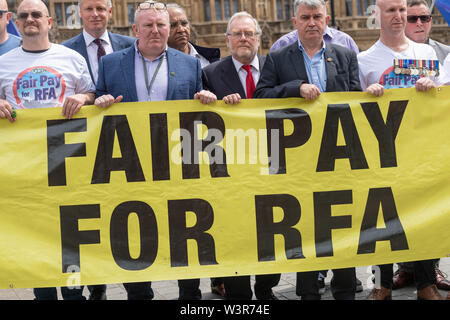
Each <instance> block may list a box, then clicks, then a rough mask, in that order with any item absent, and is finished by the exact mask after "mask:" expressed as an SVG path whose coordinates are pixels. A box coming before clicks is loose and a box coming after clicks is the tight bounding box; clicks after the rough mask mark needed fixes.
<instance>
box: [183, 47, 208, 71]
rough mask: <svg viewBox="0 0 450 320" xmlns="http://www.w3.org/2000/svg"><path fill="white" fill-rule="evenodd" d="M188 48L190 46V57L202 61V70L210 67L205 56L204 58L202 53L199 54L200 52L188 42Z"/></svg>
mask: <svg viewBox="0 0 450 320" xmlns="http://www.w3.org/2000/svg"><path fill="white" fill-rule="evenodd" d="M188 46H189V55H190V56H191V57H194V58H197V59H199V60H200V65H201V66H202V68H204V67H206V66H207V65H209V61H208V60H207V59H206V58H205V57H204V56H202V55H201V54H200V53H198V51H197V50H196V49H195V48H194V46H193V45H192V44H190V43H189V42H188Z"/></svg>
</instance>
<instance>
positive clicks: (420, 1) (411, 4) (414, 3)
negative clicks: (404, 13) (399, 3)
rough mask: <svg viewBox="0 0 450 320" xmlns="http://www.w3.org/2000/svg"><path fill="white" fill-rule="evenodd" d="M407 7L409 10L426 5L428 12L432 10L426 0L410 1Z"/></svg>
mask: <svg viewBox="0 0 450 320" xmlns="http://www.w3.org/2000/svg"><path fill="white" fill-rule="evenodd" d="M407 5H408V7H409V8H410V7H415V6H421V5H424V6H425V7H427V9H428V10H430V6H429V4H428V2H427V1H425V0H408V3H407Z"/></svg>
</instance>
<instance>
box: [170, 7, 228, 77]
mask: <svg viewBox="0 0 450 320" xmlns="http://www.w3.org/2000/svg"><path fill="white" fill-rule="evenodd" d="M167 11H169V15H170V33H169V40H168V44H169V47H171V48H174V49H177V50H179V51H181V52H184V53H186V54H188V55H191V56H193V57H196V58H198V59H199V60H200V64H201V66H202V68H204V67H206V66H207V65H209V64H210V63H213V62H215V61H217V60H219V59H220V49H219V48H206V47H201V46H198V45H195V44H193V43H191V42H190V40H191V24H190V22H189V20H188V18H187V15H186V11H185V10H184V9H183V7H181V6H180V5H178V4H176V3H169V4H167Z"/></svg>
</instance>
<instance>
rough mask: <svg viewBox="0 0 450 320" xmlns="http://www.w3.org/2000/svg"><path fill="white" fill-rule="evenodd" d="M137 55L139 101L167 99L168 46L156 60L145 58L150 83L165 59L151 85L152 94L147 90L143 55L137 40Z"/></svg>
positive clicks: (135, 70)
mask: <svg viewBox="0 0 450 320" xmlns="http://www.w3.org/2000/svg"><path fill="white" fill-rule="evenodd" d="M134 46H135V50H136V51H135V55H134V72H135V73H134V74H135V81H136V92H137V96H138V101H165V100H166V99H167V87H168V81H169V78H168V66H167V56H166V51H167V46H166V50H164V52H163V53H162V54H161V55H160V56H159V57H157V58H156V59H154V60H148V59H146V58H144V59H145V65H146V67H147V75H148V83H149V84H150V82H151V80H152V78H153V74H154V73H155V71H156V68H157V67H158V64H159V62H160V60H161V59H163V61H162V64H161V67H160V69H159V71H158V73H157V74H156V78H155V81H154V83H153V85H152V87H151V90H150V95H149V93H148V90H147V86H146V83H145V72H144V63H143V62H142V58H143V57H142V55H141V53H140V52H139V49H138V47H137V41H136V42H135V44H134Z"/></svg>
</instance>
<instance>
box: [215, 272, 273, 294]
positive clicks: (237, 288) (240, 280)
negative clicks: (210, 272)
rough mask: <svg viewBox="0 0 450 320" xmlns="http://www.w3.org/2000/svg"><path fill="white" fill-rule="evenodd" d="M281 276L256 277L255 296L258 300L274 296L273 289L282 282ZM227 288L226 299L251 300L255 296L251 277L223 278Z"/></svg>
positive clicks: (266, 275)
mask: <svg viewBox="0 0 450 320" xmlns="http://www.w3.org/2000/svg"><path fill="white" fill-rule="evenodd" d="M280 278H281V274H264V275H256V276H255V296H256V299H258V300H267V299H270V297H271V296H272V288H273V287H275V286H276V285H277V284H278V282H279V281H280ZM222 280H223V282H224V286H225V299H228V300H251V299H252V296H253V292H252V288H251V284H250V276H239V277H225V278H222Z"/></svg>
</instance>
